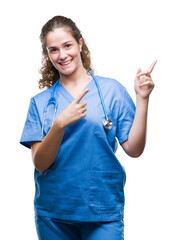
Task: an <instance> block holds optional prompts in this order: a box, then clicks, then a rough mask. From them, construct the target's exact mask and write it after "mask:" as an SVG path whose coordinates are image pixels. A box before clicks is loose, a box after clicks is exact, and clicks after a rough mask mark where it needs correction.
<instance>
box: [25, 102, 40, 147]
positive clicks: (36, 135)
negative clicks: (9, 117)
mask: <svg viewBox="0 0 177 240" xmlns="http://www.w3.org/2000/svg"><path fill="white" fill-rule="evenodd" d="M41 131H42V127H41V121H40V119H39V113H38V110H37V107H36V103H35V100H34V98H31V100H30V105H29V109H28V113H27V118H26V121H25V125H24V128H23V132H22V135H21V139H20V143H21V144H22V145H23V146H25V147H27V148H31V141H42V139H41Z"/></svg>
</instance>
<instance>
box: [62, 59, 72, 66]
mask: <svg viewBox="0 0 177 240" xmlns="http://www.w3.org/2000/svg"><path fill="white" fill-rule="evenodd" d="M71 62H72V59H70V60H68V61H67V62H61V63H59V64H60V65H61V66H66V65H68V64H70V63H71Z"/></svg>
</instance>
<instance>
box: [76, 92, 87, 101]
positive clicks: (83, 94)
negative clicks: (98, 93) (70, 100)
mask: <svg viewBox="0 0 177 240" xmlns="http://www.w3.org/2000/svg"><path fill="white" fill-rule="evenodd" d="M88 91H89V89H85V90H84V91H83V92H81V93H80V94H79V95H78V96H77V97H76V99H75V102H76V103H79V102H80V100H81V99H82V98H83V97H84V96H85V94H86V93H87V92H88Z"/></svg>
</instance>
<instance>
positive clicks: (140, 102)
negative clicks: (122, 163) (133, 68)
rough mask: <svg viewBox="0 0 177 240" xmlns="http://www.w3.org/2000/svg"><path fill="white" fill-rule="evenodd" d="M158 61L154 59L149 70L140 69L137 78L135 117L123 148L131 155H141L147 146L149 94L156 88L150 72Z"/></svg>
mask: <svg viewBox="0 0 177 240" xmlns="http://www.w3.org/2000/svg"><path fill="white" fill-rule="evenodd" d="M156 63H157V61H154V62H153V63H152V65H151V66H150V68H149V70H148V71H144V72H142V71H141V69H138V72H137V76H136V78H135V92H136V112H135V118H134V121H133V124H132V127H131V129H130V133H129V136H128V140H126V141H125V142H123V143H122V148H123V149H124V151H125V152H126V153H127V154H128V155H129V156H131V157H139V156H140V155H141V154H142V153H143V150H144V147H145V143H146V127H147V113H148V103H149V96H150V93H151V92H152V90H153V88H154V83H153V81H152V79H151V76H150V73H151V72H152V70H153V68H154V66H155V64H156Z"/></svg>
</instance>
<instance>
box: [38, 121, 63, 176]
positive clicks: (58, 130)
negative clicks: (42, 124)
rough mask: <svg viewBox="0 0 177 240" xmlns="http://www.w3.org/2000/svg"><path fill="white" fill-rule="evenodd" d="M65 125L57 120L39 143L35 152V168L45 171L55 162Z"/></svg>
mask: <svg viewBox="0 0 177 240" xmlns="http://www.w3.org/2000/svg"><path fill="white" fill-rule="evenodd" d="M64 131H65V127H63V126H61V125H60V124H59V121H55V122H54V124H53V126H52V127H51V129H50V131H49V132H48V134H47V135H46V136H45V138H44V140H43V141H42V142H41V143H40V144H39V145H38V147H37V149H35V151H34V153H33V162H34V165H35V168H36V169H37V170H38V171H40V172H43V171H45V170H46V169H48V168H49V167H50V166H51V165H52V163H53V162H54V160H55V158H56V156H57V154H58V151H59V148H60V144H61V141H62V138H63V135H64Z"/></svg>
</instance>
